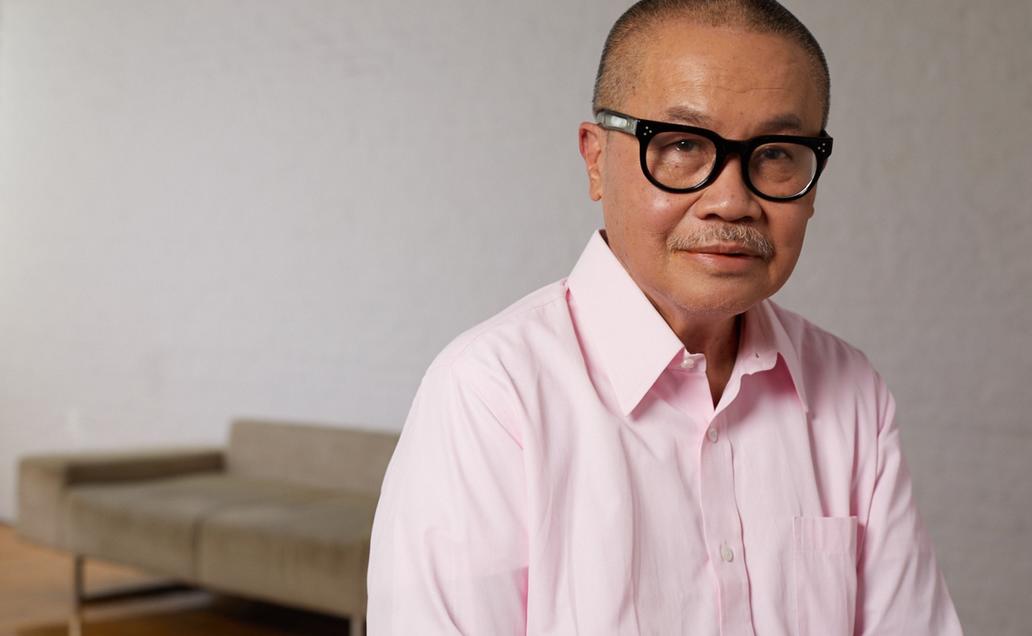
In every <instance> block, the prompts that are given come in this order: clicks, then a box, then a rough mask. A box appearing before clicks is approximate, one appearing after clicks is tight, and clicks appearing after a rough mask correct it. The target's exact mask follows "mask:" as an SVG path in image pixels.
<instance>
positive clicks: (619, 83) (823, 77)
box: [592, 0, 831, 128]
mask: <svg viewBox="0 0 1032 636" xmlns="http://www.w3.org/2000/svg"><path fill="white" fill-rule="evenodd" d="M678 17H682V18H688V19H689V20H691V21H693V22H696V23H699V24H705V25H707V26H730V27H743V28H745V29H747V30H750V31H754V32H757V33H773V34H777V35H782V36H784V37H786V38H788V39H789V40H791V41H792V42H795V43H796V44H798V45H799V46H801V47H802V48H803V50H804V51H805V52H806V54H807V55H808V56H809V57H810V60H811V62H812V66H813V74H814V79H815V80H816V83H817V90H818V92H819V93H820V95H821V98H822V101H823V103H822V104H821V106H822V109H823V110H822V113H823V114H822V118H821V127H822V128H823V127H825V126H827V124H828V113H829V111H830V109H831V75H830V73H829V72H828V61H827V59H826V58H825V57H824V51H823V50H821V45H820V44H818V43H817V39H816V38H814V37H813V34H812V33H810V31H809V29H807V28H806V27H805V26H804V25H803V23H802V22H800V21H799V19H798V18H796V17H795V16H794V15H793V14H792V12H791V11H789V10H788V9H786V8H785V7H783V6H782V5H781V4H779V3H778V2H775V0H641V1H640V2H636V3H635V4H634V5H633V6H631V8H630V9H628V10H627V11H625V12H624V14H623V15H621V16H620V18H619V19H618V20H617V21H616V23H615V24H614V25H613V28H612V29H611V30H610V31H609V36H608V37H607V38H606V43H605V46H604V47H603V49H602V59H601V60H600V61H599V65H598V74H597V75H596V76H595V93H594V96H593V99H592V108H593V110H594V112H595V113H598V111H600V110H602V109H604V108H617V107H618V105H619V104H620V102H621V101H622V99H624V98H625V97H626V95H627V90H628V88H627V87H628V86H629V85H630V84H632V79H631V78H630V77H629V74H630V73H633V72H634V67H635V66H636V64H635V63H636V62H637V61H638V60H640V53H638V52H636V50H635V49H634V48H633V47H634V45H635V42H634V40H635V38H636V37H637V36H638V35H639V34H641V33H642V32H644V31H647V30H648V29H649V28H650V27H652V26H655V25H656V24H658V23H660V22H661V21H663V20H665V19H671V18H678Z"/></svg>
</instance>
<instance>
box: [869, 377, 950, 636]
mask: <svg viewBox="0 0 1032 636" xmlns="http://www.w3.org/2000/svg"><path fill="white" fill-rule="evenodd" d="M878 388H879V391H878V393H879V395H878V406H879V423H878V424H879V429H878V437H877V464H876V468H875V471H876V472H875V475H874V490H873V494H872V495H871V498H870V512H869V516H868V520H867V524H866V527H865V528H864V533H863V539H862V545H861V548H860V557H859V558H860V560H859V563H858V567H857V575H858V576H857V579H858V583H859V585H858V599H857V601H858V611H857V622H856V630H855V634H856V635H857V636H961V635H962V633H963V632H962V630H961V626H960V621H959V620H958V618H957V612H956V610H955V609H954V607H953V601H952V600H951V599H950V595H949V592H948V591H947V589H946V582H945V580H944V579H943V576H942V573H941V572H940V571H939V566H938V564H937V563H936V560H935V554H934V551H933V548H932V544H931V540H930V539H929V537H928V535H927V532H926V531H925V527H924V525H923V523H922V521H921V518H920V515H919V514H918V511H917V508H916V506H915V503H914V498H913V492H912V487H911V479H910V473H909V471H908V470H907V465H906V461H905V459H904V457H903V453H902V448H901V444H900V435H899V429H898V428H897V426H896V422H895V411H896V405H895V400H894V398H893V397H892V394H891V393H890V392H889V390H888V389H887V388H886V387H885V385H884V383H883V382H882V381H881V379H880V378H879V387H878Z"/></svg>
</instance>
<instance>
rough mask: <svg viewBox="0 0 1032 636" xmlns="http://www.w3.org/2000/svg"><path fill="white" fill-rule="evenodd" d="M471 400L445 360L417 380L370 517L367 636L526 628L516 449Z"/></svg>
mask: <svg viewBox="0 0 1032 636" xmlns="http://www.w3.org/2000/svg"><path fill="white" fill-rule="evenodd" d="M478 382H479V383H480V385H481V386H479V387H478V386H477V383H478ZM495 393H497V392H495ZM482 395H491V385H490V383H489V382H487V381H484V380H483V379H482V378H481V377H480V376H479V375H477V374H472V373H468V372H467V373H462V372H460V371H459V370H458V368H457V367H456V366H455V365H445V364H435V365H431V369H430V371H428V372H427V375H426V376H424V378H423V382H422V383H421V384H420V387H419V390H418V391H417V393H416V397H415V399H414V401H413V404H412V408H411V410H410V411H409V415H408V418H407V419H406V421H405V426H404V428H403V430H402V433H401V437H400V439H399V441H398V446H397V448H396V450H395V452H394V455H393V456H392V458H391V461H390V464H389V466H388V469H387V473H386V476H385V478H384V482H383V487H382V489H381V493H380V501H379V504H378V506H377V510H376V516H375V519H374V522H373V529H372V540H371V546H370V555H369V571H368V580H367V584H368V596H369V602H368V609H367V623H368V627H369V634H370V636H395V635H397V636H401V635H404V636H410V635H411V634H421V635H427V636H431V635H435V634H466V635H480V634H497V635H499V636H502V635H506V634H521V635H522V634H525V633H526V598H527V556H526V544H527V541H526V531H525V522H524V510H525V498H526V495H525V478H524V468H523V460H522V449H521V446H520V444H519V440H518V437H516V436H514V435H513V434H512V433H511V431H510V430H509V429H507V428H506V427H505V426H503V424H502V420H500V419H499V418H498V417H497V416H496V414H498V413H503V412H505V411H504V408H505V405H503V404H500V403H499V399H498V398H497V397H495V398H493V399H486V400H485V399H484V398H482V397H481V396H482Z"/></svg>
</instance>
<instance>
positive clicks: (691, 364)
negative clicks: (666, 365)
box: [681, 357, 695, 369]
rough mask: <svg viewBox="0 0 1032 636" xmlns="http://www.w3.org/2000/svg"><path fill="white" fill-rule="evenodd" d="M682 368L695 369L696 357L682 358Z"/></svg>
mask: <svg viewBox="0 0 1032 636" xmlns="http://www.w3.org/2000/svg"><path fill="white" fill-rule="evenodd" d="M681 368H682V369H694V368H695V359H694V358H687V357H686V358H684V359H683V360H681Z"/></svg>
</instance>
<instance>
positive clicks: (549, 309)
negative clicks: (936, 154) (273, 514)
mask: <svg viewBox="0 0 1032 636" xmlns="http://www.w3.org/2000/svg"><path fill="white" fill-rule="evenodd" d="M828 87H829V82H828V75H827V64H826V62H825V61H824V56H823V54H822V53H821V50H820V47H819V46H818V45H817V42H816V41H815V40H814V39H813V37H812V35H810V33H809V32H808V31H807V30H806V29H805V27H803V26H802V25H801V24H800V23H799V22H798V21H797V20H796V19H795V18H794V17H793V16H792V15H791V14H790V13H788V11H787V10H785V9H784V8H783V7H781V6H780V5H778V4H777V3H776V2H772V1H769V0H766V1H765V0H751V1H746V0H742V1H737V2H736V1H705V0H680V1H678V0H668V1H662V0H659V1H657V0H644V1H643V2H639V3H638V4H636V5H635V6H634V7H632V8H631V9H630V10H629V11H628V12H627V13H626V14H625V15H624V16H623V17H621V18H620V20H619V21H618V22H617V23H616V25H615V26H614V27H613V30H612V32H611V33H610V36H609V39H608V40H607V42H606V47H605V50H604V52H603V57H602V63H601V65H600V69H599V74H598V79H597V82H596V94H595V104H594V107H595V111H596V121H595V122H593V123H585V124H582V125H581V127H580V149H581V154H582V156H583V157H584V162H585V166H586V168H587V175H588V182H589V193H590V196H591V197H592V199H594V200H600V201H601V202H602V209H603V216H604V222H605V229H604V230H603V231H599V232H596V233H595V234H594V235H593V236H592V237H591V239H590V241H589V242H588V245H587V247H586V248H585V250H584V252H583V254H582V255H581V257H580V260H579V261H578V262H577V264H576V266H575V267H574V269H573V271H572V273H571V274H570V276H569V277H568V278H565V279H563V280H560V281H558V282H556V283H553V284H551V285H548V286H546V287H544V288H542V289H540V290H538V291H537V292H534V293H532V294H530V295H529V296H527V297H526V298H523V299H522V300H520V301H518V302H517V303H515V304H514V305H512V306H511V307H509V308H508V309H506V310H505V311H503V312H502V313H501V314H499V315H497V316H495V317H494V318H492V319H490V320H488V321H486V322H485V323H483V324H481V325H478V326H477V327H475V328H474V329H472V330H470V331H468V332H466V333H464V334H463V335H461V336H460V337H458V338H457V339H456V340H455V341H453V342H452V343H451V344H450V345H449V346H448V347H447V348H446V349H445V350H444V351H443V352H442V353H441V354H440V355H439V356H438V357H437V359H435V360H434V362H433V364H432V365H431V367H430V369H429V370H428V371H427V373H426V376H425V377H424V379H423V382H422V384H421V386H420V388H419V391H418V393H417V395H416V398H415V401H414V403H413V405H412V409H411V411H410V413H409V417H408V420H407V421H406V424H405V427H404V430H403V432H402V435H401V440H400V442H399V444H398V447H397V450H396V452H395V455H394V457H393V459H392V461H391V465H390V468H389V469H388V472H387V476H386V478H385V481H384V484H383V491H382V495H381V499H380V503H379V507H378V509H377V513H376V520H375V522H374V528H373V537H372V549H371V554H370V565H369V581H368V583H369V616H368V622H369V628H370V632H371V633H372V634H373V636H377V635H379V634H471V635H478V636H479V635H492V636H493V635H501V634H534V635H538V634H561V635H566V634H571V635H572V634H585V635H591V636H595V635H613V634H628V635H631V634H633V635H638V634H641V635H645V634H657V635H664V636H665V635H673V634H686V635H691V636H717V635H718V634H719V635H722V636H741V635H755V636H789V635H791V636H835V635H849V634H864V635H874V634H879V635H880V634H886V635H887V634H894V635H899V636H923V635H935V636H946V635H954V634H960V633H961V628H960V625H959V623H958V620H957V617H956V613H955V611H954V608H953V605H952V602H951V600H950V597H949V594H948V592H947V590H946V587H945V583H944V581H943V578H942V576H941V574H940V572H939V569H938V567H937V565H936V561H935V557H934V555H933V551H932V547H931V545H930V542H929V540H928V537H927V534H926V533H925V530H924V528H923V526H922V524H921V521H920V519H919V517H918V514H917V511H916V510H915V507H914V502H913V499H912V494H911V483H910V477H909V475H908V473H907V470H906V467H905V463H904V461H903V457H902V455H901V450H900V440H899V433H898V428H897V426H896V423H895V421H894V419H893V416H894V402H893V398H892V396H891V394H890V393H889V391H888V389H887V388H886V386H885V384H884V383H883V381H882V380H881V378H880V377H879V376H878V375H877V373H876V372H875V371H874V370H873V369H872V368H871V366H870V364H869V363H868V361H867V359H866V358H865V357H864V356H863V354H862V353H860V352H859V351H857V350H856V349H854V348H853V347H851V346H849V345H848V344H846V343H844V342H843V341H841V340H839V339H837V338H836V337H834V336H832V335H830V334H828V333H827V332H824V331H822V330H820V329H819V328H817V327H815V326H813V325H812V324H810V323H808V322H806V321H805V320H803V319H802V318H800V317H798V316H797V315H795V314H792V313H790V312H788V311H786V310H784V309H782V308H780V307H779V306H777V305H776V304H774V303H773V302H771V301H770V300H768V297H769V296H771V295H772V294H773V293H774V292H776V291H777V290H778V289H779V288H780V287H781V286H782V285H783V284H784V283H785V281H786V280H787V279H788V276H789V274H790V273H791V271H792V269H793V267H794V266H795V263H796V260H797V258H798V256H799V253H800V250H801V248H802V243H803V235H804V233H805V230H806V223H807V221H808V219H809V218H810V217H811V216H812V215H813V212H814V197H815V193H816V190H815V188H814V186H815V184H816V181H817V179H818V177H819V176H820V173H821V171H822V169H823V167H824V165H825V163H826V161H827V159H828V156H829V155H830V152H831V148H832V141H831V138H830V137H828V135H827V134H826V133H824V131H823V128H824V126H825V123H826V120H827V112H828V103H829V90H828ZM728 140H747V141H744V142H739V141H728Z"/></svg>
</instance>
